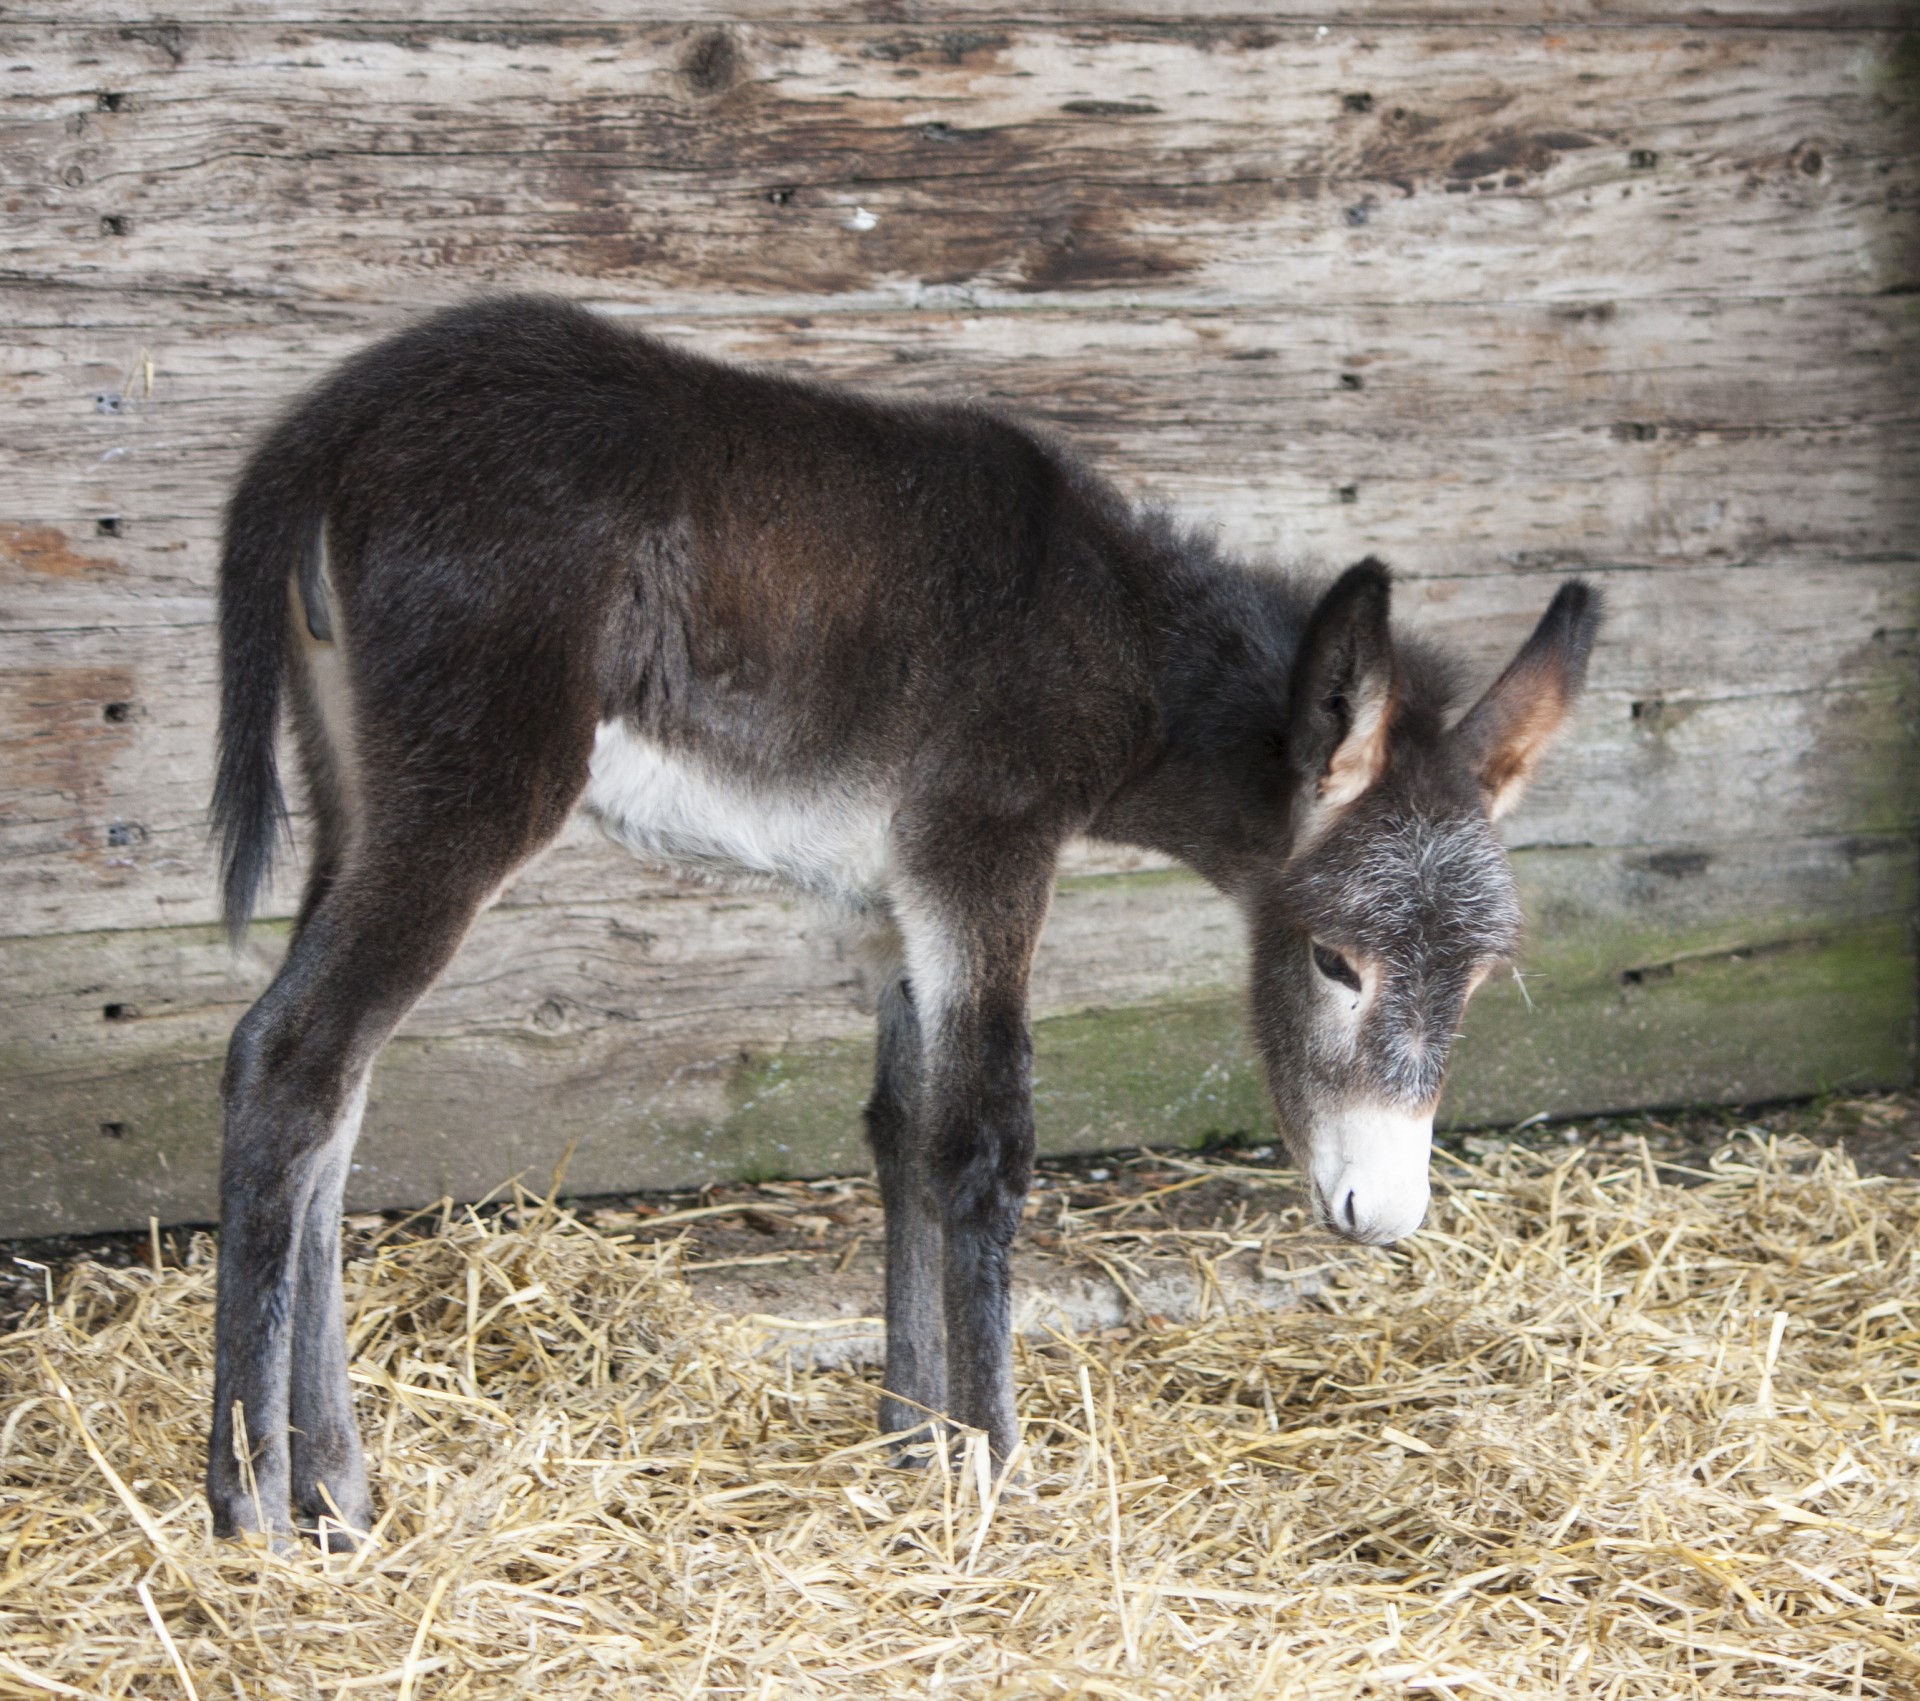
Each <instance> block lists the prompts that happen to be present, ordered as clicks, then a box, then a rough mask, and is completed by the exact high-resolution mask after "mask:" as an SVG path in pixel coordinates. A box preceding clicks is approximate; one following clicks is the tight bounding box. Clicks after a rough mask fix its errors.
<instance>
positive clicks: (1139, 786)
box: [1091, 534, 1313, 894]
mask: <svg viewBox="0 0 1920 1701" xmlns="http://www.w3.org/2000/svg"><path fill="white" fill-rule="evenodd" d="M1155 545H1156V553H1157V554H1158V555H1159V557H1160V561H1159V566H1158V570H1157V571H1156V572H1154V573H1152V574H1151V575H1150V576H1149V577H1148V580H1147V582H1148V583H1149V584H1150V585H1151V587H1152V589H1151V591H1150V593H1149V594H1150V595H1151V596H1152V597H1153V599H1154V601H1155V604H1156V606H1155V607H1154V609H1153V611H1152V615H1153V620H1152V624H1153V628H1154V631H1155V635H1156V645H1155V653H1154V659H1153V664H1152V665H1153V679H1152V691H1153V695H1154V700H1155V703H1156V706H1157V709H1158V717H1157V724H1156V728H1155V736H1154V739H1153V740H1152V742H1151V744H1150V745H1149V746H1148V748H1147V749H1145V750H1144V751H1143V752H1142V760H1141V761H1140V763H1139V764H1138V765H1137V767H1136V768H1135V770H1134V772H1133V773H1132V775H1131V776H1130V777H1129V778H1128V780H1127V781H1126V782H1125V783H1124V784H1123V785H1122V786H1121V787H1120V788H1119V789H1118V790H1117V791H1116V792H1115V793H1114V795H1113V797H1112V798H1111V799H1110V800H1109V801H1108V804H1107V807H1106V808H1105V809H1104V810H1102V811H1101V813H1100V815H1099V817H1098V818H1097V819H1096V820H1095V821H1094V823H1093V825H1092V829H1091V830H1092V832H1093V834H1094V836H1095V837H1098V838H1103V839H1108V840H1111V841H1114V842H1118V843H1122V844H1133V845H1139V846H1143V847H1145V848H1147V849H1150V850H1156V851H1159V852H1161V853H1162V854H1163V855H1166V856H1171V857H1175V858H1177V859H1178V860H1180V861H1181V862H1184V863H1186V864H1187V865H1188V866H1189V867H1190V868H1192V869H1194V870H1195V871H1196V872H1197V873H1199V874H1200V875H1202V876H1203V877H1204V878H1206V879H1207V880H1209V881H1210V882H1212V883H1213V884H1214V885H1216V886H1218V887H1220V888H1221V889H1222V890H1223V891H1225V892H1228V893H1229V894H1232V893H1234V892H1236V891H1237V890H1238V889H1239V888H1240V886H1241V885H1242V884H1243V882H1244V878H1245V874H1246V872H1247V871H1248V870H1250V869H1251V868H1252V867H1253V866H1254V865H1255V864H1256V863H1257V862H1258V861H1260V860H1261V859H1263V858H1264V859H1271V858H1272V856H1273V855H1274V854H1275V852H1276V850H1280V851H1283V850H1284V842H1285V839H1286V836H1287V834H1288V831H1289V826H1288V814H1289V799H1290V796H1291V787H1290V786H1289V784H1288V783H1287V765H1286V749H1285V742H1284V740H1285V735H1286V727H1287V704H1288V696H1289V688H1290V684H1291V680H1292V675H1293V666H1294V657H1295V655H1296V653H1297V651H1298V649H1299V645H1300V639H1301V635H1302V633H1303V632H1304V630H1305V627H1306V622H1307V618H1308V615H1309V613H1310V611H1311V609H1312V596H1313V592H1312V588H1311V587H1309V586H1307V585H1305V584H1303V583H1302V582H1301V581H1300V580H1298V579H1297V578H1295V577H1293V576H1291V575H1285V574H1279V573H1272V572H1257V571H1255V570H1254V569H1251V568H1249V567H1246V566H1244V565H1242V564H1241V563H1239V562H1237V561H1233V560H1230V559H1228V558H1225V557H1223V556H1221V555H1219V554H1218V553H1216V552H1215V551H1214V550H1213V549H1212V548H1211V547H1210V546H1208V545H1207V544H1206V543H1205V542H1204V541H1203V540H1196V539H1193V538H1190V537H1181V536H1178V535H1175V534H1168V535H1165V536H1162V537H1158V538H1156V539H1155Z"/></svg>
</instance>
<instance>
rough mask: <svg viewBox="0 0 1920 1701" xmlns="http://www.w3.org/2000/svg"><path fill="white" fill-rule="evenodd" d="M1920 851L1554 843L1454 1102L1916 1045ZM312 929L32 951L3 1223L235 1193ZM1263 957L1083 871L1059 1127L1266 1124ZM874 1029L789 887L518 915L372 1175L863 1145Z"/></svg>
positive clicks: (408, 1066) (1644, 1090) (1049, 1070)
mask: <svg viewBox="0 0 1920 1701" xmlns="http://www.w3.org/2000/svg"><path fill="white" fill-rule="evenodd" d="M1914 852H1915V843H1914V841H1913V839H1911V838H1897V839H1879V840H1861V839H1852V840H1836V839H1828V840H1819V841H1802V842H1799V843H1793V844H1786V845H1783V844H1780V843H1778V842H1775V843H1769V844H1765V845H1732V846H1723V847H1716V848H1714V849H1711V850H1708V849H1703V848H1701V847H1697V846H1667V847H1663V848H1662V849H1660V850H1657V851H1651V852H1648V851H1640V852H1628V853H1616V852H1602V851H1592V850H1586V851H1559V852H1533V853H1523V854H1522V855H1521V856H1520V857H1519V858H1518V859H1517V867H1518V870H1519V873H1520V877H1521V881H1522V886H1523V891H1524V893H1525V896H1526V900H1527V903H1528V906H1529V909H1530V912H1531V913H1532V914H1533V915H1534V917H1535V920H1536V925H1537V931H1538V935H1539V936H1538V938H1537V939H1536V940H1535V942H1534V944H1533V946H1532V948H1531V949H1530V952H1529V958H1528V976H1527V988H1528V992H1527V998H1530V999H1531V1006H1529V1005H1528V1003H1527V1001H1526V999H1524V998H1522V996H1521V995H1520V993H1519V992H1518V990H1517V989H1515V988H1513V987H1504V988H1494V989H1491V990H1490V993H1489V994H1486V995H1483V997H1482V999H1481V1000H1480V1001H1479V1004H1478V1005H1477V1006H1476V1010H1475V1012H1474V1013H1473V1014H1472V1016H1470V1019H1469V1039H1468V1041H1467V1043H1466V1047H1465V1049H1464V1051H1463V1055H1462V1061H1461V1066H1460V1068H1459V1070H1458V1071H1456V1079H1455V1081H1454V1083H1453V1085H1452V1087H1451V1088H1450V1096H1449V1103H1450V1104H1451V1105H1452V1106H1453V1107H1454V1111H1455V1113H1456V1114H1458V1115H1461V1116H1465V1117H1473V1118H1499V1117H1507V1118H1509V1119H1511V1118H1514V1117H1519V1116H1524V1115H1528V1114H1531V1113H1533V1112H1535V1111H1539V1110H1548V1111H1553V1110H1572V1109H1596V1108H1604V1107H1606V1106H1608V1105H1614V1104H1620V1103H1628V1102H1636V1103H1637V1102H1647V1101H1648V1100H1654V1101H1660V1100H1666V1101H1672V1100H1675V1099H1683V1098H1684V1099H1698V1098H1714V1097H1721V1098H1742V1097H1758V1096H1764V1095H1766V1094H1770V1093H1774V1092H1790V1091H1796V1090H1799V1091H1804V1090H1810V1089H1811V1088H1813V1087H1815V1086H1818V1085H1824V1084H1830V1083H1832V1082H1835V1081H1839V1080H1843V1079H1844V1080H1857V1081H1861V1082H1865V1081H1869V1080H1877V1079H1885V1078H1889V1077H1890V1075H1897V1074H1898V1073H1899V1072H1900V1071H1901V1070H1902V1069H1903V1068H1904V1067H1905V1066H1906V1065H1905V1062H1904V1059H1905V1050H1904V1048H1905V1046H1906V1043H1907V1036H1908V1033H1909V1031H1910V1022H1911V1015H1912V1003H1913V982H1912V976H1911V968H1912V963H1911V959H1910V957H1908V956H1906V955H1903V953H1902V950H1901V948H1900V945H1899V935H1900V930H1901V929H1902V928H1903V927H1904V917H1905V915H1906V913H1907V911H1908V909H1909V908H1910V906H1911V904H1912V902H1913V898H1914ZM279 937H280V936H279V935H277V934H274V933H272V932H269V931H265V930H256V934H255V937H254V940H253V942H252V944H251V945H250V947H249V949H248V951H247V953H246V954H245V955H244V956H243V958H242V959H240V960H239V961H238V962H235V961H234V960H233V959H232V958H230V957H229V956H228V954H227V952H226V950H225V947H224V944H223V943H222V942H221V941H220V940H219V938H218V937H217V936H216V935H215V933H214V932H213V930H211V929H170V930H154V931H148V932H127V933H104V934H93V935H86V936H81V937H77V938H69V939H60V940H43V941H37V942H18V941H16V942H13V943H12V944H10V945H9V946H8V947H7V950H6V954H5V956H6V965H7V972H6V974H5V975H4V976H0V1066H4V1068H5V1070H6V1073H7V1076H8V1080H9V1083H10V1091H9V1094H8V1095H7V1099H6V1102H5V1105H4V1107H0V1159H3V1160H4V1161H5V1163H6V1164H7V1168H8V1173H9V1175H10V1176H12V1177H14V1178H15V1182H14V1185H13V1186H12V1187H11V1188H10V1189H9V1190H8V1193H7V1196H6V1198H5V1199H4V1200H0V1234H4V1233H16V1234H17V1233H29V1232H39V1233H45V1232H52V1231H53V1230H55V1229H59V1228H84V1227H102V1226H116V1225H118V1224H122V1223H134V1224H138V1223H140V1222H143V1221H144V1220H145V1217H146V1216H147V1214H148V1213H149V1212H153V1213H155V1214H158V1215H160V1216H161V1217H162V1219H163V1220H180V1219H181V1218H183V1217H185V1218H194V1217H204V1216H206V1215H207V1214H209V1212H210V1210H211V1192H210V1188H211V1183H212V1176H213V1166H214V1153H215V1147H216V1144H217V1135H216V1128H217V1112H216V1103H217V1074H218V1066H219V1065H218V1058H219V1055H220V1052H221V1050H222V1047H223V1045H224V1041H225V1036H226V1033H227V1031H228V1030H229V1028H230V1027H231V1024H232V1022H233V1020H234V1018H235V1017H236V1016H237V1015H238V1014H239V1012H240V1010H241V1009H243V1008H244V1007H245V1004H246V1002H247V1000H248V999H249V998H251V997H252V996H253V995H254V994H255V993H256V992H257V990H258V989H259V987H260V986H261V985H262V984H263V983H264V979H265V977H266V975H267V974H268V973H269V972H270V969H271V965H272V961H273V957H274V953H275V949H276V948H277V940H278V938H279ZM1901 965H1904V967H1905V978H1904V979H1898V978H1897V977H1898V974H1899V971H1900V969H1901ZM1243 973H1244V950H1243V946H1242V943H1241V936H1240V924H1239V921H1238V918H1237V917H1236V916H1235V915H1234V913H1233V912H1232V910H1231V908H1230V907H1229V906H1228V905H1227V904H1226V903H1224V901H1222V900H1221V899H1219V898H1218V897H1217V896H1215V895H1213V894H1212V893H1210V892H1208V891H1207V890H1206V889H1205V888H1203V887H1202V886H1200V885H1199V883H1198V882H1196V881H1194V880H1192V879H1191V878H1190V877H1186V876H1179V875H1165V874H1145V875H1138V876H1110V877H1104V878H1093V879H1081V880H1073V881H1069V882H1067V883H1065V885H1064V886H1063V888H1062V890H1061V893H1060V895H1059V897H1058V899H1057V901H1056V906H1055V912H1054V917H1053V920H1052V922H1051V924H1050V926H1049V929H1048V933H1047V937H1046V940H1045V942H1044V944H1043V947H1042V950H1041V955H1040V962H1039V966H1038V973H1037V976H1036V983H1035V994H1036V997H1035V1008H1036V1012H1037V1014H1038V1015H1039V1017H1040V1018H1041V1019H1040V1022H1039V1029H1038V1047H1039V1063H1038V1078H1039V1086H1040V1105H1041V1113H1042V1122H1043V1127H1044V1130H1045V1137H1046V1139H1047V1142H1048V1144H1049V1145H1050V1147H1051V1148H1052V1149H1056V1150H1059V1149H1082V1150H1085V1149H1100V1148H1102V1147H1105V1146H1111V1145H1114V1144H1117V1143H1120V1142H1122V1141H1124V1140H1127V1139H1138V1138H1152V1139H1157V1140H1167V1139H1193V1138H1197V1137H1200V1136H1202V1135H1204V1134H1207V1133H1209V1132H1213V1133H1219V1132H1223V1131H1227V1130H1231V1129H1234V1128H1247V1127H1255V1126H1259V1125H1260V1122H1261V1120H1262V1119H1263V1117H1264V1114H1265V1113H1264V1110H1263V1109H1262V1106H1261V1101H1260V1095H1259V1089H1258V1083H1257V1078H1256V1075H1255V1072H1254V1071H1253V1070H1252V1069H1251V1067H1250V1065H1249V1063H1248V1060H1247V1057H1246V1053H1245V1048H1244V1042H1243V1041H1241V1040H1240V1039H1239V1038H1237V1037H1236V1035H1237V1022H1236V1020H1235V1018H1234V1016H1233V1014H1232V1012H1233V1009H1234V1006H1235V1002H1236V1000H1237V996H1238V994H1237V990H1235V989H1236V988H1237V983H1238V981H1239V979H1240V977H1241V975H1242V974H1243ZM1890 976H1893V977H1895V978H1893V979H1890V978H1889V977H1890ZM866 1027H867V1018H866V1016H865V1015H864V1013H863V1012H862V1011H861V1009H860V1008H859V996H858V991H857V986H856V982H855V977H854V976H853V974H852V972H851V967H850V964H849V962H848V960H847V957H846V954H845V952H844V950H843V948H842V947H841V945H840V943H839V942H838V940H837V939H836V938H835V936H834V934H833V932H832V930H831V929H830V928H827V927H824V926H822V925H821V923H820V921H819V919H818V918H817V917H816V916H814V915H812V914H811V913H810V912H808V911H806V910H804V909H800V908H796V907H794V906H791V905H787V904H783V903H781V902H780V901H778V900H776V899H772V898H768V897H759V898H745V899H742V898H728V897H722V896H717V895H715V894H713V893H710V892H709V893H704V894H700V895H697V896H695V895H691V894H689V895H685V896H683V897H681V898H680V899H678V900H676V901H674V902H659V903H655V904H653V905H650V906H648V907H647V909H646V910H645V911H644V912H643V914H641V915H640V916H639V917H637V918H636V916H635V913H634V912H633V911H631V910H628V909H624V908H620V907H617V906H600V907H594V906H584V905H583V906H574V907H572V908H569V909H566V910H559V911H556V910H542V911H512V910H504V911H496V912H494V913H493V914H491V915H490V916H488V917H487V918H486V919H485V920H483V922H482V923H481V925H480V927H479V928H478V929H477V930H476V932H475V935H474V937H473V938H472V939H471V940H470V941H469V942H468V944H467V946H466V947H465V948H464V949H463V950H462V952H461V953H460V955H459V957H458V958H457V959H456V961H455V963H454V965H453V966H452V967H451V968H450V970H449V971H448V973H447V975H446V976H445V977H444V978H443V980H442V982H441V984H440V985H439V986H438V987H437V988H436V989H435V990H434V991H433V992H432V993H431V994H430V995H429V996H428V998H427V1000H426V1001H425V1002H424V1003H423V1004H422V1006H421V1008H420V1010H419V1011H418V1012H417V1013H416V1014H415V1016H414V1017H413V1018H412V1019H411V1020H410V1021H409V1022H408V1024H407V1026H406V1028H405V1029H404V1030H403V1034H402V1036H401V1038H400V1039H399V1040H398V1041H396V1043H395V1045H394V1046H393V1047H392V1048H391V1049H390V1051H389V1053H388V1054H387V1057H386V1058H385V1059H384V1060H383V1062H382V1064H381V1066H380V1068H379V1070H378V1072H377V1073H376V1076H375V1085H374V1092H373V1110H372V1112H371V1115H370V1120H369V1128H368V1134H367V1138H366V1141H365V1143H364V1149H363V1151H362V1153H361V1155H360V1168H359V1170H358V1172H357V1176H356V1182H355V1188H354V1197H355V1199H356V1200H357V1201H358V1202H359V1203H361V1204H397V1203H407V1202H417V1201H419V1200H422V1199H425V1198H430V1197H433V1196H434V1195H436V1194H437V1193H438V1192H440V1191H442V1190H453V1191H456V1192H465V1193H473V1192H478V1191H485V1190H486V1189H488V1188H490V1187H492V1186H494V1185H496V1184H497V1183H499V1182H500V1181H502V1180H504V1179H506V1177H507V1176H509V1175H511V1174H512V1173H514V1172H515V1171H516V1170H520V1171H531V1173H532V1176H533V1178H534V1179H537V1180H543V1179H544V1175H545V1172H546V1170H547V1168H548V1167H549V1166H550V1165H551V1164H552V1162H553V1161H554V1159H555V1158H556V1157H557V1155H558V1153H559V1151H560V1150H561V1149H562V1148H563V1147H564V1146H565V1145H566V1144H567V1143H568V1141H569V1140H572V1139H575V1138H578V1139H579V1140H580V1141H581V1147H580V1150H579V1152H578V1153H577V1154H576V1157H575V1160H574V1163H575V1167H574V1169H573V1170H572V1172H571V1173H572V1176H573V1179H574V1182H575V1184H576V1185H577V1186H579V1187H580V1188H581V1189H582V1190H584V1191H597V1190H611V1189H615V1188H626V1187H634V1186H640V1185H669V1184H677V1185H684V1184H687V1183H689V1182H696V1181H699V1180H704V1179H710V1178H712V1177H714V1176H717V1175H723V1174H738V1173H741V1171H742V1170H744V1169H749V1168H756V1167H757V1168H762V1169H764V1168H767V1167H773V1166H777V1167H780V1168H784V1169H787V1170H789V1171H794V1170H798V1171H799V1172H801V1173H806V1172H809V1171H814V1170H818V1169H822V1168H834V1167H843V1166H846V1165H849V1164H856V1163H858V1162H860V1161H861V1159H860V1155H859V1149H858V1143H857V1138H856V1129H857V1117H856V1112H857V1105H858V1102H859V1096H860V1093H861V1076H862V1074H863V1072H864V1070H865V1068H866V1067H867V1064H866V1057H867V1053H866V1050H865V1041H864V1038H863V1036H864V1034H865V1031H866Z"/></svg>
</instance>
